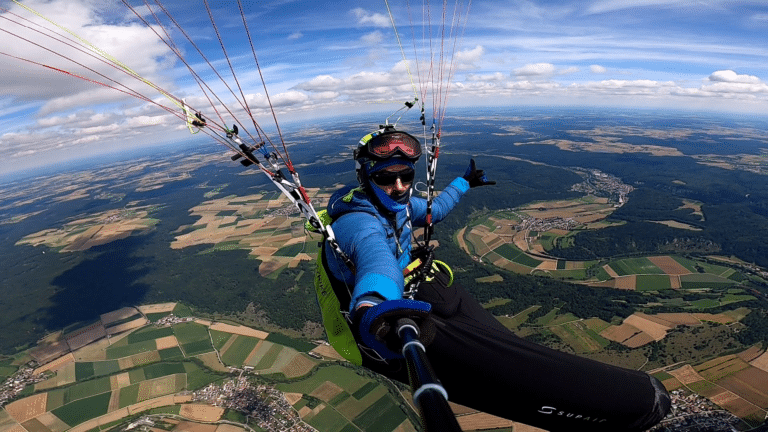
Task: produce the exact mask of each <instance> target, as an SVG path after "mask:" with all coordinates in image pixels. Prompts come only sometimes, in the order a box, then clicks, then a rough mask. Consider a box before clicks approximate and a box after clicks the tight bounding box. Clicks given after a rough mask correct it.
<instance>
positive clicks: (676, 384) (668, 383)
mask: <svg viewBox="0 0 768 432" xmlns="http://www.w3.org/2000/svg"><path fill="white" fill-rule="evenodd" d="M661 383H662V384H663V385H664V388H665V389H667V391H672V390H676V389H679V388H680V387H682V386H683V384H682V383H681V382H680V380H678V379H677V378H667V379H665V380H664V381H662V382H661Z"/></svg>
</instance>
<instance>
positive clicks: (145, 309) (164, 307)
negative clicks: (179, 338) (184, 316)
mask: <svg viewBox="0 0 768 432" xmlns="http://www.w3.org/2000/svg"><path fill="white" fill-rule="evenodd" d="M175 307H176V303H157V304H151V305H143V306H139V310H140V311H141V312H142V313H145V314H149V313H165V312H173V308H175Z"/></svg>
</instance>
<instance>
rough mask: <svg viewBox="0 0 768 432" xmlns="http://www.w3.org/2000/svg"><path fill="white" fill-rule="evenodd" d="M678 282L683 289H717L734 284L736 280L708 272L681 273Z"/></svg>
mask: <svg viewBox="0 0 768 432" xmlns="http://www.w3.org/2000/svg"><path fill="white" fill-rule="evenodd" d="M680 283H681V285H682V288H683V289H702V288H712V289H718V288H726V287H729V286H732V285H735V284H736V282H735V281H733V280H731V279H727V278H724V277H721V276H717V275H714V274H708V273H694V274H688V275H682V276H680Z"/></svg>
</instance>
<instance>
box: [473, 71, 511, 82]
mask: <svg viewBox="0 0 768 432" xmlns="http://www.w3.org/2000/svg"><path fill="white" fill-rule="evenodd" d="M504 79H506V76H505V75H504V74H503V73H501V72H495V73H492V74H479V75H478V74H468V75H467V81H503V80H504Z"/></svg>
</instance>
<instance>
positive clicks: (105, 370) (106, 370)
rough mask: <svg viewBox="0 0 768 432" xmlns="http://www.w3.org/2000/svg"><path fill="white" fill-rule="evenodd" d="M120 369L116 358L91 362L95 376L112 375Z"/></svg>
mask: <svg viewBox="0 0 768 432" xmlns="http://www.w3.org/2000/svg"><path fill="white" fill-rule="evenodd" d="M119 371H120V365H119V364H118V363H117V360H107V361H97V362H93V373H94V375H96V376H102V375H112V374H114V373H117V372H119Z"/></svg>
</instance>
